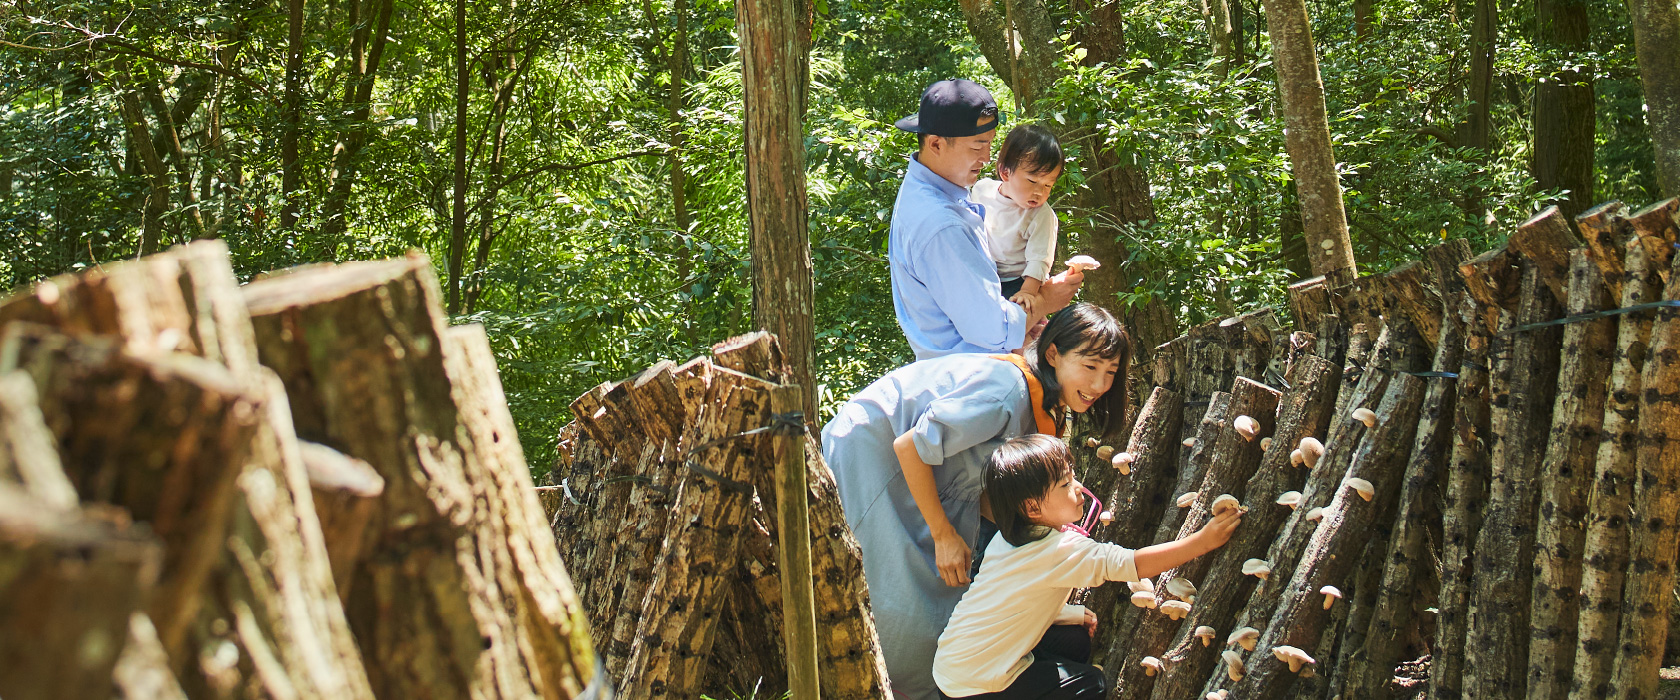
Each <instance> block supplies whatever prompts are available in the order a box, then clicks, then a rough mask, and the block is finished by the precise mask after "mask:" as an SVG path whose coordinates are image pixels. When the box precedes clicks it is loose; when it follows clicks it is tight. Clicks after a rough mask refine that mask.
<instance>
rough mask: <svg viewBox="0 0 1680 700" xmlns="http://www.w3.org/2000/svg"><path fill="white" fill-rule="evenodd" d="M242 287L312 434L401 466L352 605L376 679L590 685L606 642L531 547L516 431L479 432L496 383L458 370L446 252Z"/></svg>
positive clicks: (376, 682) (498, 692) (388, 474)
mask: <svg viewBox="0 0 1680 700" xmlns="http://www.w3.org/2000/svg"><path fill="white" fill-rule="evenodd" d="M244 293H245V300H246V302H247V303H248V304H249V305H250V310H251V316H252V319H253V322H254V323H255V325H256V329H257V332H256V337H257V341H258V342H257V347H258V352H259V356H260V357H261V359H262V360H263V363H264V364H265V365H267V366H269V367H272V368H273V369H274V370H275V372H276V373H278V374H279V376H280V378H281V379H282V381H284V383H285V387H286V391H287V395H288V398H289V400H290V402H291V405H292V413H293V416H294V419H295V421H296V428H297V433H298V435H299V437H301V438H303V439H306V440H310V441H312V442H318V443H321V444H325V445H329V446H332V447H333V448H335V449H338V450H340V451H342V452H344V453H345V454H347V455H350V456H352V457H356V458H358V459H362V460H365V461H366V462H367V463H368V464H370V465H372V466H373V468H374V469H375V470H377V471H378V472H379V475H380V477H381V478H383V479H384V480H385V489H384V491H383V492H382V493H381V494H380V496H379V497H378V498H379V510H378V512H377V513H376V515H375V517H374V519H373V522H371V523H370V524H369V526H368V528H367V532H366V535H365V537H366V541H365V543H364V547H363V551H364V552H365V553H367V554H366V555H364V556H363V557H362V559H361V560H360V561H358V562H356V564H355V573H354V574H353V575H352V576H351V579H352V581H353V583H352V585H351V588H350V591H349V596H348V605H347V606H346V610H347V611H348V613H349V620H350V626H351V628H352V630H354V631H355V636H356V641H357V643H358V645H359V646H360V648H361V652H362V656H363V658H364V660H365V661H366V666H367V669H368V672H369V680H370V681H371V684H372V687H373V690H374V695H375V696H378V697H411V698H434V697H435V698H442V697H449V698H457V697H468V696H472V697H483V698H497V697H531V696H539V697H544V698H571V697H575V696H576V695H578V694H579V693H581V692H583V689H584V688H585V686H586V685H588V684H590V683H591V682H592V681H593V680H594V677H595V675H596V672H595V658H594V652H593V649H592V648H591V645H590V644H589V643H588V641H587V638H586V634H585V632H584V630H583V624H582V622H581V621H580V620H578V619H577V617H576V615H575V614H574V613H572V612H571V610H570V609H569V608H567V609H566V612H556V611H555V607H554V606H556V605H558V606H561V607H562V608H564V607H565V606H566V603H565V602H564V601H565V599H566V598H567V592H566V591H565V590H564V589H563V588H561V587H560V586H559V584H558V583H557V582H555V581H554V579H553V577H552V574H554V573H556V572H553V571H551V570H548V569H545V568H543V567H542V566H540V565H534V568H528V565H529V564H530V562H529V561H528V560H526V559H524V558H522V557H524V556H527V555H528V553H522V549H523V548H526V547H529V548H533V549H535V548H536V547H538V546H539V545H540V543H539V542H538V540H537V539H533V538H539V537H540V533H532V532H530V531H529V528H531V527H535V526H537V525H538V523H536V522H535V518H534V517H528V518H521V517H520V514H521V511H525V510H527V509H528V508H529V507H534V506H533V504H532V503H531V502H530V501H529V499H526V498H510V497H509V495H508V494H509V493H510V491H511V490H510V489H509V488H508V486H507V483H506V482H504V481H502V479H505V478H517V475H514V476H508V475H506V474H502V475H500V476H499V475H498V471H499V470H509V469H510V467H509V466H508V465H505V464H501V463H499V462H500V459H498V460H495V461H497V462H498V463H495V464H491V463H487V462H488V461H490V460H488V459H487V457H486V455H487V454H503V453H501V452H500V450H505V449H507V446H508V445H509V444H510V442H511V441H509V440H505V439H504V440H501V441H496V440H495V439H494V438H492V440H491V442H492V445H480V444H478V443H479V442H481V441H482V438H479V439H475V435H474V434H475V433H478V434H480V435H482V434H483V433H484V426H483V425H482V424H478V423H475V421H479V420H485V418H484V417H483V416H480V415H476V414H475V413H474V411H473V409H472V407H473V406H476V405H481V404H476V403H474V402H473V400H472V399H470V398H467V397H469V396H470V395H471V393H472V392H474V391H475V390H487V389H485V387H484V385H483V384H480V385H478V386H477V387H475V386H474V384H473V383H472V382H464V381H463V380H462V379H461V378H460V374H461V372H460V370H459V369H452V368H456V367H458V365H457V364H456V363H457V362H458V360H457V359H454V358H451V357H449V355H450V354H451V352H452V349H451V348H452V345H451V343H452V342H454V341H452V340H451V337H450V333H449V332H448V331H447V330H446V327H445V318H446V317H445V316H444V314H443V309H442V303H441V296H442V294H441V290H440V289H439V288H438V284H437V280H436V278H434V277H433V276H432V272H431V264H430V263H429V262H428V261H427V260H426V259H425V258H423V257H419V256H413V257H409V258H406V259H397V260H390V261H382V262H369V263H349V264H344V265H327V266H317V267H313V268H307V269H304V270H302V271H299V272H295V273H291V274H287V275H282V276H278V277H274V278H270V279H265V280H261V281H258V282H254V283H252V284H250V285H248V286H247V287H246V288H245V290H244ZM475 426H476V427H475ZM504 457H505V455H504ZM522 468H523V467H521V466H513V467H512V468H511V469H513V470H518V469H522ZM510 500H511V501H512V502H509V501H510ZM521 503H523V506H522V505H521ZM526 514H527V515H534V512H530V513H526ZM373 552H378V555H377V556H373V555H372V553H373ZM532 556H535V555H532ZM538 561H539V562H540V561H541V559H539V560H538ZM510 601H512V604H510ZM557 621H558V622H557ZM545 625H550V627H546V628H545V627H544V626H545ZM539 628H541V629H539Z"/></svg>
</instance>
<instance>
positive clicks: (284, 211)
mask: <svg viewBox="0 0 1680 700" xmlns="http://www.w3.org/2000/svg"><path fill="white" fill-rule="evenodd" d="M303 2H304V0H288V2H287V4H286V27H287V28H286V97H285V99H286V116H285V127H284V128H283V130H282V131H281V132H280V173H281V175H280V196H281V197H282V198H283V199H284V200H285V203H284V204H283V205H282V206H281V208H280V227H281V228H282V229H285V230H288V231H289V230H292V229H294V228H296V227H297V219H298V204H299V202H298V193H297V190H298V186H299V184H300V183H301V182H302V180H303V163H302V162H300V161H299V160H298V140H299V139H300V138H301V137H302V135H303V134H302V132H303V48H304V47H303Z"/></svg>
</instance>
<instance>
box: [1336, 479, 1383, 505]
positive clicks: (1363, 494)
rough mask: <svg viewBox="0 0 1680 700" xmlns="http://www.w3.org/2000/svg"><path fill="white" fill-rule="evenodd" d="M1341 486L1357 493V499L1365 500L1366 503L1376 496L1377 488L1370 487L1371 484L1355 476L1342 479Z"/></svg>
mask: <svg viewBox="0 0 1680 700" xmlns="http://www.w3.org/2000/svg"><path fill="white" fill-rule="evenodd" d="M1342 485H1343V486H1347V487H1348V488H1351V489H1353V490H1354V491H1357V492H1359V497H1360V498H1363V499H1365V500H1366V501H1367V502H1369V501H1370V500H1371V499H1372V498H1373V497H1375V496H1376V495H1377V487H1375V486H1372V485H1371V482H1369V481H1366V480H1364V479H1361V478H1359V477H1357V476H1350V477H1348V478H1346V479H1343V480H1342Z"/></svg>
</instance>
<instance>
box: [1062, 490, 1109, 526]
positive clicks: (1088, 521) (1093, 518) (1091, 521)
mask: <svg viewBox="0 0 1680 700" xmlns="http://www.w3.org/2000/svg"><path fill="white" fill-rule="evenodd" d="M1079 490H1080V491H1084V492H1085V498H1087V499H1090V502H1089V504H1088V505H1087V507H1086V509H1085V519H1084V520H1082V521H1080V523H1079V524H1078V525H1075V524H1073V523H1068V524H1066V525H1063V526H1062V532H1077V533H1079V534H1081V535H1084V536H1086V537H1090V536H1091V528H1093V527H1096V526H1097V521H1098V519H1099V518H1100V517H1101V514H1102V512H1103V510H1102V501H1101V500H1098V499H1097V494H1094V493H1091V490H1090V489H1088V488H1085V485H1084V484H1080V485H1079Z"/></svg>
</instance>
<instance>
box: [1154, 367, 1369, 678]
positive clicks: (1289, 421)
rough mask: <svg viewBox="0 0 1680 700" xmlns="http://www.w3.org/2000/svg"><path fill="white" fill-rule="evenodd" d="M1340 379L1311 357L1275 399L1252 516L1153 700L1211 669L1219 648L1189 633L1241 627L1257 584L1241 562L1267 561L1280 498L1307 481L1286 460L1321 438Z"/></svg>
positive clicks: (1184, 631)
mask: <svg viewBox="0 0 1680 700" xmlns="http://www.w3.org/2000/svg"><path fill="white" fill-rule="evenodd" d="M1338 377H1339V373H1338V371H1337V368H1336V367H1335V366H1334V365H1332V364H1331V363H1329V362H1328V361H1326V360H1324V359H1323V358H1320V357H1318V356H1316V355H1307V356H1305V357H1303V358H1302V359H1301V360H1300V361H1299V362H1297V363H1296V365H1295V366H1294V368H1293V371H1292V372H1291V373H1290V376H1289V378H1288V381H1289V389H1288V391H1286V392H1284V394H1283V396H1282V398H1281V399H1279V401H1278V406H1279V407H1278V412H1277V425H1276V429H1275V430H1274V431H1272V433H1271V438H1272V443H1271V447H1270V448H1268V449H1267V450H1265V454H1264V456H1263V457H1262V458H1261V461H1260V466H1259V467H1258V468H1257V469H1256V470H1255V472H1254V475H1253V476H1252V477H1251V478H1250V479H1249V480H1248V483H1247V484H1245V485H1244V488H1243V496H1242V499H1243V500H1244V502H1246V503H1247V504H1248V507H1249V512H1248V514H1247V515H1246V516H1244V517H1243V526H1242V528H1241V529H1239V530H1238V531H1237V533H1236V534H1235V535H1233V536H1232V538H1231V541H1230V542H1227V543H1226V544H1225V546H1224V547H1223V548H1221V549H1220V550H1219V551H1218V552H1217V553H1215V554H1213V555H1212V561H1211V562H1210V563H1209V565H1208V571H1207V575H1206V576H1205V577H1204V580H1203V582H1202V584H1201V586H1200V588H1201V592H1200V594H1198V595H1197V597H1196V603H1195V605H1194V606H1193V607H1192V608H1191V610H1190V616H1189V617H1187V618H1186V619H1185V622H1184V625H1183V626H1182V627H1181V629H1180V630H1179V633H1178V636H1177V637H1176V638H1175V639H1174V640H1173V643H1172V645H1171V646H1170V647H1169V648H1168V649H1167V651H1166V653H1165V654H1162V655H1160V658H1161V660H1162V662H1164V663H1165V664H1166V672H1165V676H1164V677H1163V678H1161V679H1160V680H1158V681H1157V682H1156V683H1155V695H1154V697H1156V698H1161V699H1163V700H1166V699H1168V698H1182V697H1193V695H1192V694H1193V693H1194V692H1196V691H1197V690H1198V689H1200V688H1202V686H1203V685H1204V684H1205V682H1206V681H1207V679H1208V677H1209V674H1210V672H1211V671H1212V670H1213V669H1214V666H1215V664H1216V663H1217V662H1218V660H1219V652H1220V648H1218V647H1213V646H1203V645H1202V644H1201V640H1199V639H1198V638H1196V637H1194V636H1191V635H1192V633H1194V631H1195V629H1196V628H1197V627H1198V626H1201V625H1207V626H1210V627H1213V628H1214V629H1215V630H1216V631H1217V634H1216V635H1215V636H1214V640H1215V641H1216V642H1223V640H1224V638H1225V636H1226V635H1228V634H1230V633H1231V632H1232V631H1233V630H1235V629H1236V627H1235V626H1234V625H1232V624H1231V622H1232V621H1233V620H1235V618H1236V616H1237V613H1238V612H1239V611H1240V609H1241V607H1242V605H1243V604H1244V603H1246V602H1248V598H1249V595H1250V594H1251V592H1252V590H1253V588H1254V587H1255V584H1256V583H1257V582H1258V581H1259V579H1256V578H1254V577H1252V576H1245V575H1243V573H1242V564H1243V562H1244V561H1247V560H1249V559H1254V558H1262V557H1265V555H1266V550H1267V549H1268V547H1269V546H1270V545H1271V543H1272V538H1273V536H1274V535H1275V534H1276V533H1277V530H1278V528H1279V527H1280V526H1282V525H1283V523H1284V521H1285V520H1286V519H1287V518H1288V517H1289V516H1290V515H1292V514H1293V512H1294V511H1291V510H1290V509H1288V508H1286V507H1284V506H1280V505H1277V504H1276V501H1277V497H1278V496H1279V495H1281V494H1282V493H1283V492H1285V491H1296V490H1299V489H1300V488H1301V487H1302V485H1303V483H1304V481H1305V476H1306V475H1305V474H1304V473H1302V470H1301V469H1299V468H1298V467H1295V466H1294V465H1292V464H1290V458H1289V455H1290V453H1291V452H1292V451H1293V450H1294V449H1295V447H1296V445H1298V444H1299V443H1300V441H1301V438H1303V437H1307V436H1309V435H1319V434H1322V433H1323V431H1324V428H1325V426H1326V425H1327V424H1328V423H1329V417H1330V410H1331V407H1332V406H1333V404H1334V401H1335V393H1334V392H1335V389H1336V385H1337V380H1338ZM1233 495H1234V494H1233Z"/></svg>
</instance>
